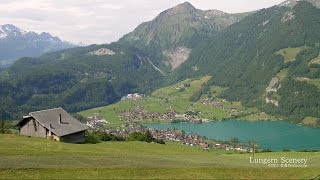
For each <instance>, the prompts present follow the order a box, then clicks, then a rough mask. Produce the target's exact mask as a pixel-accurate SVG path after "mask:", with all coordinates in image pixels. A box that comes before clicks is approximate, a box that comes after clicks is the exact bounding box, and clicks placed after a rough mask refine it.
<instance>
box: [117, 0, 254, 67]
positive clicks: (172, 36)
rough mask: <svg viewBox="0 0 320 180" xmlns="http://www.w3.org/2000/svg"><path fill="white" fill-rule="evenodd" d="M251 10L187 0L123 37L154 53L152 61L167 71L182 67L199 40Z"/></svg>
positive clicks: (128, 41)
mask: <svg viewBox="0 0 320 180" xmlns="http://www.w3.org/2000/svg"><path fill="white" fill-rule="evenodd" d="M248 14H249V13H242V14H227V13H224V12H222V11H219V10H208V11H202V10H199V9H196V8H195V7H193V6H192V5H191V4H190V3H188V2H185V3H182V4H180V5H178V6H175V7H173V8H171V9H168V10H166V11H164V12H162V13H160V14H159V15H158V16H157V17H156V18H155V19H154V20H152V21H150V22H145V23H142V24H141V25H140V26H138V27H137V28H136V29H135V30H134V31H133V32H131V33H129V34H127V35H125V36H124V37H123V38H121V39H120V42H121V43H126V44H131V45H132V46H135V47H137V48H139V49H141V50H145V51H146V52H148V53H149V54H152V58H151V61H152V62H153V63H154V64H155V65H156V66H158V67H159V68H160V69H161V70H163V71H171V70H174V69H176V68H177V67H179V66H180V65H181V64H182V63H183V62H184V61H185V60H186V59H187V58H188V56H189V54H190V52H191V51H192V49H193V48H194V47H196V46H197V45H198V43H199V42H202V41H203V40H205V39H207V38H208V37H211V36H214V35H215V34H217V33H219V32H221V31H222V30H223V29H225V28H226V27H228V26H229V25H231V24H233V23H235V22H237V21H239V20H240V19H242V18H243V17H245V16H246V15H248Z"/></svg>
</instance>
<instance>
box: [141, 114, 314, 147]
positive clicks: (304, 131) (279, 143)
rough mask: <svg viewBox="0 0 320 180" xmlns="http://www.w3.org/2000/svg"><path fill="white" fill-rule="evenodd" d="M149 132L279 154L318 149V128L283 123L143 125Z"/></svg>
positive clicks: (223, 122) (243, 122)
mask: <svg viewBox="0 0 320 180" xmlns="http://www.w3.org/2000/svg"><path fill="white" fill-rule="evenodd" d="M145 126H146V127H149V128H157V129H174V128H175V129H179V130H184V131H185V132H187V133H194V134H199V135H201V136H206V137H208V138H211V139H216V140H230V139H231V138H233V137H237V138H239V139H240V142H245V143H247V142H248V141H250V140H253V139H254V141H256V143H257V144H258V145H259V147H260V148H263V149H272V150H273V151H281V150H282V149H284V148H288V149H291V150H302V149H320V140H319V137H320V128H309V127H303V126H299V125H295V124H291V123H288V122H283V121H254V122H252V121H237V120H225V121H212V122H208V123H202V124H194V123H169V124H158V123H155V124H145Z"/></svg>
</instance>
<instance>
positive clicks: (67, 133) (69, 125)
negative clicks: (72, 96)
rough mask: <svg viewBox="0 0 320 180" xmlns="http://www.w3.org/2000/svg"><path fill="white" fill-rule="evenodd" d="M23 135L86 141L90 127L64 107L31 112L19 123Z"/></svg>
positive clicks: (73, 141)
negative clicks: (86, 134) (86, 132)
mask: <svg viewBox="0 0 320 180" xmlns="http://www.w3.org/2000/svg"><path fill="white" fill-rule="evenodd" d="M18 126H19V131H20V134H21V135H25V136H31V137H41V138H47V139H52V140H56V141H63V142H69V143H82V142H84V141H85V131H86V130H87V129H88V127H87V126H86V125H84V124H82V123H81V122H80V121H78V120H77V119H75V118H73V117H72V116H71V115H70V114H69V113H67V112H66V111H65V110H64V109H62V108H54V109H48V110H42V111H36V112H31V113H29V115H27V116H23V120H22V121H20V122H19V123H18Z"/></svg>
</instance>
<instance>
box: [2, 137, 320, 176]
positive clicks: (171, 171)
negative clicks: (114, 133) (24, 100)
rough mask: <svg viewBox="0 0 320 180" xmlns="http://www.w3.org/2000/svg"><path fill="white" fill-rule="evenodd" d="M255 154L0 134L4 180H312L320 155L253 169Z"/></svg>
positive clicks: (290, 154) (293, 154)
mask: <svg viewBox="0 0 320 180" xmlns="http://www.w3.org/2000/svg"><path fill="white" fill-rule="evenodd" d="M250 156H251V154H238V153H235V152H233V151H231V152H226V151H223V150H210V151H206V150H202V149H200V148H197V147H187V146H184V145H180V144H178V143H167V144H166V145H161V144H153V143H144V142H103V143H99V144H67V143H61V142H52V141H49V140H46V139H39V138H30V137H23V136H18V135H7V134H0V179H221V178H227V179H229V178H233V179H239V178H242V179H257V178H261V179H265V178H269V179H297V178H298V179H310V178H312V177H316V176H317V175H319V174H320V153H319V152H317V153H306V152H272V153H258V154H256V155H255V157H256V158H280V157H286V158H307V159H308V167H307V168H269V167H267V166H266V165H255V164H250V163H249V157H250Z"/></svg>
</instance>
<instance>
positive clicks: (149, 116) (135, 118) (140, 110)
mask: <svg viewBox="0 0 320 180" xmlns="http://www.w3.org/2000/svg"><path fill="white" fill-rule="evenodd" d="M120 117H121V119H122V120H123V121H125V122H139V121H141V120H160V121H165V122H192V123H203V122H208V121H209V120H208V119H202V118H199V117H197V116H194V115H188V114H178V113H176V112H175V111H173V110H171V109H167V112H166V113H159V112H150V113H149V112H147V111H146V110H145V109H144V107H142V106H137V107H135V108H133V109H131V110H124V111H122V112H121V113H120Z"/></svg>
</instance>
